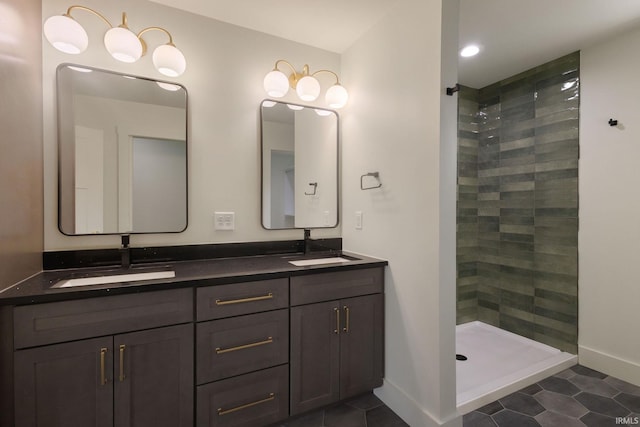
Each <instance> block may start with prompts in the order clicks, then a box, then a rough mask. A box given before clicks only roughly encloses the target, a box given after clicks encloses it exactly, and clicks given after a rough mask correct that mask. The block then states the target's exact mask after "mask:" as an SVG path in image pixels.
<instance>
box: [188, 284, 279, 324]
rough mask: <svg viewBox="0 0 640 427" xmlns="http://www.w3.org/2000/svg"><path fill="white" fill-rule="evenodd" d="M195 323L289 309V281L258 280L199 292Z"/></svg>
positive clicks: (210, 287)
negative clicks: (196, 320) (196, 321)
mask: <svg viewBox="0 0 640 427" xmlns="http://www.w3.org/2000/svg"><path fill="white" fill-rule="evenodd" d="M196 292H197V294H196V295H197V318H198V320H199V321H200V320H211V319H222V318H223V317H231V316H239V315H242V314H250V313H257V312H260V311H268V310H276V309H279V308H285V307H288V306H289V279H287V278H282V279H272V280H261V281H256V282H243V283H232V284H229V285H220V286H208V287H206V288H198V289H196Z"/></svg>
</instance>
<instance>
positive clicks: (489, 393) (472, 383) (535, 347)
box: [456, 321, 578, 414]
mask: <svg viewBox="0 0 640 427" xmlns="http://www.w3.org/2000/svg"><path fill="white" fill-rule="evenodd" d="M456 353H458V354H461V355H464V356H466V357H467V360H464V361H461V360H457V361H456V378H457V379H456V382H457V384H456V385H457V405H458V411H459V412H460V413H462V414H466V413H468V412H471V411H473V410H475V409H478V408H480V407H482V406H484V405H486V404H488V403H491V402H493V401H495V400H497V399H500V398H502V397H504V396H506V395H508V394H511V393H513V392H516V391H518V390H520V389H521V388H524V387H527V386H529V385H531V384H534V383H536V382H538V381H540V380H542V379H543V378H546V377H548V376H550V375H554V374H557V373H558V372H560V371H563V370H564V369H567V368H569V367H571V366H573V365H575V364H576V363H578V356H576V355H573V354H569V353H565V352H563V351H560V350H558V349H556V348H553V347H550V346H548V345H545V344H542V343H539V342H537V341H533V340H530V339H528V338H525V337H522V336H520V335H516V334H513V333H511V332H508V331H505V330H502V329H499V328H496V327H494V326H491V325H487V324H485V323H482V322H478V321H476V322H469V323H465V324H462V325H458V326H456Z"/></svg>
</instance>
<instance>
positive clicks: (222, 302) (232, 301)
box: [216, 292, 273, 305]
mask: <svg viewBox="0 0 640 427" xmlns="http://www.w3.org/2000/svg"><path fill="white" fill-rule="evenodd" d="M266 299H273V294H272V293H271V292H269V293H268V294H267V295H261V296H259V297H249V298H241V299H230V300H221V299H217V300H216V305H229V304H240V303H243V302H253V301H263V300H266Z"/></svg>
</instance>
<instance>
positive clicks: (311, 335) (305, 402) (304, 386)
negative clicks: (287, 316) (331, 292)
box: [289, 301, 341, 415]
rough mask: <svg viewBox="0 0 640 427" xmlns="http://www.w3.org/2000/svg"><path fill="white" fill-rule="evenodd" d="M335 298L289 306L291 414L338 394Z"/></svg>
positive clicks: (337, 396)
mask: <svg viewBox="0 0 640 427" xmlns="http://www.w3.org/2000/svg"><path fill="white" fill-rule="evenodd" d="M340 315H341V310H340V305H339V302H338V301H329V302H325V303H318V304H311V305H305V306H300V307H293V308H291V358H290V362H289V363H290V365H291V414H292V415H294V414H299V413H301V412H305V411H308V410H310V409H314V408H318V407H320V406H324V405H328V404H330V403H332V402H335V401H337V400H338V399H339V397H340V389H339V375H340V335H339V334H340Z"/></svg>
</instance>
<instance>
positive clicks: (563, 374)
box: [554, 368, 576, 380]
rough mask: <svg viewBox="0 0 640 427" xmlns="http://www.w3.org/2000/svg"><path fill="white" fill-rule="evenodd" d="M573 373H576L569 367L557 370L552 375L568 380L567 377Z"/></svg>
mask: <svg viewBox="0 0 640 427" xmlns="http://www.w3.org/2000/svg"><path fill="white" fill-rule="evenodd" d="M574 375H576V373H575V371H574V370H573V369H571V368H569V369H565V370H564V371H562V372H558V373H557V374H555V375H554V377H558V378H564V379H565V380H568V379H569V378H571V377H573V376H574Z"/></svg>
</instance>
